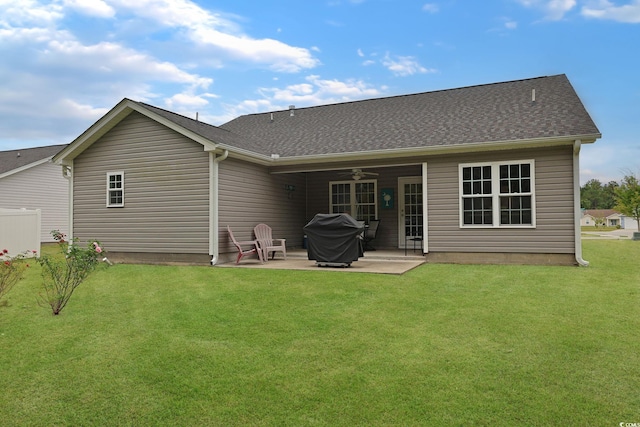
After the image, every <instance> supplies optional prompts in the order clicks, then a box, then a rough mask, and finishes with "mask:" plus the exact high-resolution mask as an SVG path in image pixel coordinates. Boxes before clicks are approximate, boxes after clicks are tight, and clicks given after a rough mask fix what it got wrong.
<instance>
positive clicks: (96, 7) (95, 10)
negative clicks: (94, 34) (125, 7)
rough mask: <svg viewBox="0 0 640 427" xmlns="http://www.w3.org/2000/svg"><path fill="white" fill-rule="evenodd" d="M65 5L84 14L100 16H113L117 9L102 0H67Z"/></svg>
mask: <svg viewBox="0 0 640 427" xmlns="http://www.w3.org/2000/svg"><path fill="white" fill-rule="evenodd" d="M64 5H65V7H68V8H69V9H73V10H76V11H77V12H80V13H82V14H84V15H88V16H96V17H99V18H112V17H113V16H115V14H116V11H115V9H114V8H112V7H111V6H109V5H108V4H107V3H105V2H104V1H102V0H65V1H64Z"/></svg>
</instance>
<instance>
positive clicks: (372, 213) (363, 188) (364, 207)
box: [329, 179, 378, 222]
mask: <svg viewBox="0 0 640 427" xmlns="http://www.w3.org/2000/svg"><path fill="white" fill-rule="evenodd" d="M376 184H377V181H376V180H375V179H371V180H359V181H333V182H330V183H329V211H330V212H331V213H348V214H349V215H351V216H352V217H354V218H355V219H357V220H359V221H366V222H369V221H371V220H372V219H377V218H378V215H377V207H378V204H377V199H376V192H377V191H376Z"/></svg>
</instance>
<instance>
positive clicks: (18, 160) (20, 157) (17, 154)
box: [0, 144, 66, 175]
mask: <svg viewBox="0 0 640 427" xmlns="http://www.w3.org/2000/svg"><path fill="white" fill-rule="evenodd" d="M64 147H66V144H65V145H49V146H46V147H36V148H23V149H20V150H9V151H0V175H2V174H4V173H7V172H10V171H12V170H14V169H18V168H21V167H23V166H27V165H30V164H31V163H35V162H37V161H39V160H43V159H46V158H49V157H52V156H53V155H54V154H56V153H58V152H59V151H60V150H62V149H63V148H64Z"/></svg>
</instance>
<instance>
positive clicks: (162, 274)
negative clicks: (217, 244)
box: [0, 240, 640, 426]
mask: <svg viewBox="0 0 640 427" xmlns="http://www.w3.org/2000/svg"><path fill="white" fill-rule="evenodd" d="M584 258H585V259H587V260H589V261H591V266H590V267H588V268H578V267H534V266H477V265H468V266H458V265H424V266H422V267H420V268H417V269H414V270H412V271H410V272H409V273H406V274H404V275H403V276H389V275H375V274H359V273H349V274H345V273H340V272H339V271H326V270H320V271H275V270H255V269H229V268H225V269H223V268H211V267H175V266H168V267H157V266H139V265H117V266H114V267H111V268H108V269H103V270H100V271H98V272H96V273H94V274H93V275H92V276H90V278H89V279H88V280H87V282H85V283H83V284H82V285H81V286H80V287H79V288H78V290H77V291H76V294H74V296H73V298H72V299H71V301H70V303H69V305H68V306H67V308H65V310H64V311H63V312H62V313H61V315H59V316H52V315H51V311H50V310H49V309H48V308H43V307H40V306H38V305H37V303H36V294H37V293H38V292H39V285H40V282H39V267H37V266H32V267H31V268H30V269H29V271H28V276H27V277H26V278H25V279H24V280H22V281H21V282H19V283H18V284H17V285H16V286H15V288H14V289H13V290H12V291H11V292H10V293H9V294H8V297H7V304H6V305H2V304H0V393H1V394H0V420H1V421H0V424H2V425H3V426H12V425H15V426H24V425H29V426H51V425H73V426H81V425H82V426H91V425H101V426H102V425H132V426H133V425H135V426H142V425H144V426H147V425H149V426H151V425H153V426H156V425H184V426H203V425H223V426H228V425H258V426H259V425H278V426H281V425H290V426H312V425H327V426H340V425H344V426H352V425H385V426H387V425H405V426H406V425H436V426H441V425H454V426H458V425H460V426H462V425H465V426H466V425H470V426H471V425H474V426H475V425H481V426H502V425H503V426H532V425H539V426H549V425H553V426H587V425H594V426H596V425H597V426H618V425H619V424H620V423H621V422H625V423H634V422H636V423H640V392H639V390H640V268H638V260H639V259H640V242H635V241H629V240H621V241H620V240H615V241H597V240H593V241H585V242H584Z"/></svg>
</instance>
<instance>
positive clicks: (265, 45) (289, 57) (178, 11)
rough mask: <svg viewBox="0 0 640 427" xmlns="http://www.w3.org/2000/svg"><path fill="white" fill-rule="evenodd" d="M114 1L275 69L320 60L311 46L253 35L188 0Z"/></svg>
mask: <svg viewBox="0 0 640 427" xmlns="http://www.w3.org/2000/svg"><path fill="white" fill-rule="evenodd" d="M114 3H117V4H118V6H119V7H120V8H122V9H125V10H129V11H132V12H133V13H135V15H136V16H138V17H143V18H146V19H149V20H152V21H154V22H156V23H158V24H161V25H162V26H164V27H169V28H180V29H183V30H184V31H185V34H186V36H187V37H188V38H189V39H190V40H191V41H193V42H195V43H197V44H198V45H200V46H201V47H203V48H211V49H214V50H215V51H216V52H220V53H224V54H226V55H228V56H229V57H230V58H233V59H238V60H241V61H246V62H250V63H259V64H265V66H267V67H268V68H270V69H272V70H274V71H280V72H298V71H301V70H302V69H306V68H314V67H316V66H317V65H319V63H320V62H319V61H318V59H316V58H314V57H313V55H312V54H311V51H310V49H306V48H302V47H296V46H290V45H288V44H286V43H283V42H280V41H278V40H274V39H269V38H264V39H255V38H252V37H250V36H248V35H246V34H244V33H243V32H242V31H241V29H240V28H239V26H238V25H237V24H236V23H234V22H233V21H231V20H229V19H226V18H224V17H222V16H221V15H220V14H216V13H214V12H211V11H208V10H206V9H203V8H201V7H200V6H198V5H197V4H195V3H193V2H191V1H189V0H137V1H135V2H134V1H130V0H114Z"/></svg>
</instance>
